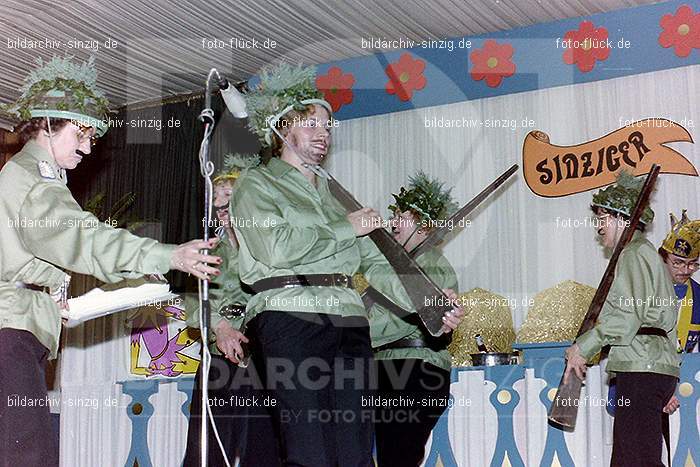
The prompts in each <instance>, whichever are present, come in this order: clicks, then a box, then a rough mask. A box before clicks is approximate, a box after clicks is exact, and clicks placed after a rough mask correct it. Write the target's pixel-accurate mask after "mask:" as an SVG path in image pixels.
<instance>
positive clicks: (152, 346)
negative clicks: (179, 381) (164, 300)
mask: <svg viewBox="0 0 700 467" xmlns="http://www.w3.org/2000/svg"><path fill="white" fill-rule="evenodd" d="M127 323H128V324H130V325H131V345H130V350H131V356H130V362H131V364H130V373H131V374H132V375H137V376H146V377H149V376H156V375H157V376H161V377H167V378H173V377H177V376H180V375H185V374H191V375H194V374H195V373H196V372H197V367H198V366H199V360H198V359H196V358H194V357H192V356H191V355H197V354H198V352H192V350H195V349H196V346H195V347H194V348H191V347H192V346H193V345H194V344H195V343H197V344H199V343H200V342H199V340H200V339H199V338H200V335H199V330H198V329H194V328H190V327H187V325H186V324H185V310H184V309H183V308H180V307H178V306H176V305H169V306H164V307H156V306H145V307H141V308H137V309H135V310H133V311H131V312H130V314H129V317H128V318H127ZM171 334H172V335H171ZM142 347H143V350H145V352H146V355H147V358H148V360H149V363H148V364H147V365H146V366H144V365H143V363H141V364H140V363H139V360H141V362H143V361H144V360H145V359H144V358H143V356H142V355H141V351H142ZM186 349H189V350H190V351H188V352H186V353H185V350H186Z"/></svg>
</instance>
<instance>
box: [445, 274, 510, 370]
mask: <svg viewBox="0 0 700 467" xmlns="http://www.w3.org/2000/svg"><path fill="white" fill-rule="evenodd" d="M459 299H460V303H462V305H463V307H464V319H463V320H462V322H461V323H460V325H459V327H458V328H457V329H456V330H455V331H454V336H452V343H451V344H450V345H449V347H448V348H447V350H449V351H450V353H451V354H452V365H453V366H471V365H472V360H471V357H470V356H469V354H472V353H478V352H479V350H478V349H477V348H476V342H475V340H474V335H476V334H481V337H482V338H483V339H484V343H485V344H486V348H487V349H488V350H489V352H512V351H513V342H514V341H515V330H514V328H513V317H512V314H511V309H510V306H509V303H510V302H509V300H508V299H507V298H505V297H501V296H500V295H496V294H494V293H492V292H489V291H488V290H484V289H478V288H477V289H472V290H470V291H469V292H467V293H464V294H462V295H460V297H459Z"/></svg>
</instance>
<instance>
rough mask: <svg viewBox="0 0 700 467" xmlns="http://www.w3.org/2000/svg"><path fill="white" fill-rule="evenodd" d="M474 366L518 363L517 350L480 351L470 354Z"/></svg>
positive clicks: (518, 355) (518, 354)
mask: <svg viewBox="0 0 700 467" xmlns="http://www.w3.org/2000/svg"><path fill="white" fill-rule="evenodd" d="M470 355H471V357H472V365H474V366H496V365H518V364H520V353H519V352H510V353H507V352H485V353H484V352H482V353H473V354H470Z"/></svg>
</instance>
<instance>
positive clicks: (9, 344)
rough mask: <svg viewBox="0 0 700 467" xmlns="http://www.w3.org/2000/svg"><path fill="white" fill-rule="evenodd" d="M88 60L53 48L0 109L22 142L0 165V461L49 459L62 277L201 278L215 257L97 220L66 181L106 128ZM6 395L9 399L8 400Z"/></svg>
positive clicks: (196, 244) (53, 457) (52, 458)
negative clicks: (12, 118)
mask: <svg viewBox="0 0 700 467" xmlns="http://www.w3.org/2000/svg"><path fill="white" fill-rule="evenodd" d="M96 80H97V73H96V71H95V68H94V64H93V61H92V59H91V60H90V61H88V62H87V63H83V64H81V65H78V64H76V63H74V62H72V61H71V59H70V58H69V57H66V58H57V57H54V58H53V59H52V60H51V61H49V62H48V63H46V64H44V63H42V62H41V61H39V67H38V68H37V69H36V70H35V71H33V72H32V73H31V74H30V75H29V77H28V78H27V79H26V80H25V85H24V87H23V88H22V95H21V97H20V99H19V101H18V102H17V103H16V104H14V105H13V106H12V107H10V108H9V109H6V110H9V111H10V112H12V113H15V114H16V115H17V116H18V118H19V119H20V120H22V121H23V122H24V123H23V124H22V125H21V127H20V130H19V131H20V133H21V136H22V138H23V140H24V141H25V142H26V144H25V145H24V147H23V148H22V150H21V151H20V152H19V153H17V154H15V155H14V156H13V157H12V158H11V159H10V160H9V161H8V162H7V164H5V166H4V167H3V168H2V171H0V186H2V190H3V195H2V202H0V217H2V218H3V219H7V221H3V222H2V223H0V350H1V351H0V464H2V465H3V466H13V467H14V466H18V465H46V466H54V465H58V446H56V443H55V442H54V437H53V436H51V419H50V416H49V406H48V395H47V389H46V383H45V365H46V361H47V359H54V358H56V354H57V350H58V339H59V335H60V332H61V313H60V307H65V306H66V305H65V303H66V298H67V290H68V282H69V279H70V276H68V275H67V274H66V273H65V272H64V270H68V271H75V272H78V273H81V274H88V275H92V276H95V277H97V278H98V279H99V280H101V281H104V282H110V283H111V282H118V281H120V280H122V279H125V278H135V277H140V276H142V275H144V274H163V273H165V272H167V271H169V270H170V269H178V270H181V271H185V272H188V273H192V274H194V275H196V276H197V277H201V278H205V277H208V275H210V274H213V275H217V274H219V271H218V270H217V269H215V268H214V267H212V266H210V265H209V264H211V265H215V264H218V263H219V261H220V260H219V258H217V257H216V256H211V255H204V254H200V252H199V250H200V249H204V248H211V247H213V246H214V245H215V244H216V241H212V242H209V243H206V242H203V241H199V240H193V241H191V242H188V243H185V244H182V245H179V246H178V245H166V244H162V243H159V242H157V241H155V240H152V239H149V238H141V237H137V236H135V235H133V234H131V233H129V232H128V231H126V230H123V229H114V228H112V227H111V226H109V225H106V224H102V223H101V222H99V221H98V220H97V218H95V217H94V216H93V215H92V214H90V213H89V212H86V211H83V210H82V209H81V208H80V206H79V205H78V203H77V202H76V201H75V200H74V199H73V196H72V195H71V193H70V191H69V190H68V187H67V186H66V183H67V180H66V171H67V170H71V169H74V168H75V167H76V166H77V165H78V164H79V163H80V161H81V160H82V159H83V157H84V156H86V155H88V154H90V151H91V149H90V148H91V144H92V142H93V141H94V140H95V138H96V137H99V136H102V135H104V133H105V132H106V131H107V123H106V121H105V118H106V112H107V105H108V103H107V100H106V99H105V98H104V97H103V95H102V94H101V93H100V91H99V90H98V89H97V88H96ZM11 401H18V403H14V402H11Z"/></svg>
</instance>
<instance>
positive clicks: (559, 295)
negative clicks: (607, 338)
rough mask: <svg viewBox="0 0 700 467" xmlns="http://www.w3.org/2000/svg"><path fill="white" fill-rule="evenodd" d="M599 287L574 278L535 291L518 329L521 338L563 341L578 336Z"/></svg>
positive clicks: (539, 340) (527, 341)
mask: <svg viewBox="0 0 700 467" xmlns="http://www.w3.org/2000/svg"><path fill="white" fill-rule="evenodd" d="M595 292H596V289H595V288H593V287H590V286H588V285H583V284H579V283H578V282H574V281H571V280H568V281H564V282H562V283H560V284H557V285H555V286H554V287H551V288H549V289H546V290H543V291H542V292H540V293H538V294H537V295H535V299H534V305H533V306H532V308H530V310H528V313H527V318H526V319H525V323H523V325H522V327H521V328H520V331H518V339H517V341H518V342H522V343H535V342H561V341H570V340H574V339H575V338H576V333H577V332H578V328H579V327H580V326H581V322H582V321H583V317H584V316H585V315H586V312H587V311H588V307H589V306H590V305H591V301H593V296H594V295H595Z"/></svg>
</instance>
